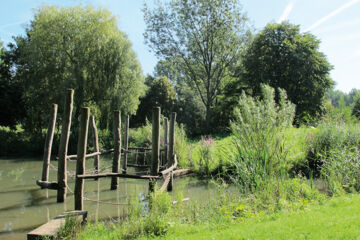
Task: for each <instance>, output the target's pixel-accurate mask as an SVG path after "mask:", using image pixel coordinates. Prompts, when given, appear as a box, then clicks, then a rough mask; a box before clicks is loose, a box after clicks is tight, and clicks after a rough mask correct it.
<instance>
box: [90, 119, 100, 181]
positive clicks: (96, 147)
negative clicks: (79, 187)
mask: <svg viewBox="0 0 360 240" xmlns="http://www.w3.org/2000/svg"><path fill="white" fill-rule="evenodd" d="M91 127H92V132H93V141H94V152H100V150H99V136H98V131H97V127H96V123H95V117H94V116H93V115H92V116H91ZM99 161H100V155H96V156H94V170H95V173H99ZM95 180H97V178H95Z"/></svg>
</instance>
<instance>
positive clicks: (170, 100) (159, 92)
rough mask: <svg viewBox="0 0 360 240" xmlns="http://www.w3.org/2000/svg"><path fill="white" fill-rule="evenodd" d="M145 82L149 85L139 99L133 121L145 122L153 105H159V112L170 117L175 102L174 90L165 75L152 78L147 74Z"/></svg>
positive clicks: (149, 117)
mask: <svg viewBox="0 0 360 240" xmlns="http://www.w3.org/2000/svg"><path fill="white" fill-rule="evenodd" d="M145 84H146V85H147V86H148V87H149V88H148V90H147V92H146V95H145V96H144V97H143V98H141V99H140V105H139V108H138V110H137V113H136V116H135V117H134V122H136V123H138V124H139V123H145V119H146V118H147V119H151V114H152V109H153V107H160V108H161V114H162V115H164V116H166V117H168V118H170V113H171V112H172V111H174V107H175V103H176V92H175V89H174V88H173V86H172V85H171V83H170V81H169V79H168V78H167V77H165V76H163V77H159V78H153V77H151V76H148V77H147V79H146V82H145Z"/></svg>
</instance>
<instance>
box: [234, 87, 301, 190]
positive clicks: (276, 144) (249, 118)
mask: <svg viewBox="0 0 360 240" xmlns="http://www.w3.org/2000/svg"><path fill="white" fill-rule="evenodd" d="M262 93H263V98H262V100H259V99H256V98H253V97H250V96H247V95H246V94H245V93H242V95H241V97H240V101H239V104H238V107H237V108H235V114H234V115H235V120H234V121H233V122H232V123H231V129H232V132H233V135H234V141H233V144H234V146H235V148H234V149H235V151H234V152H233V153H232V154H230V156H229V157H230V159H232V161H231V163H230V164H231V165H232V167H233V168H234V169H235V177H234V180H235V181H236V183H238V184H240V185H241V186H242V189H243V190H244V191H247V190H249V191H250V192H253V191H254V190H255V189H256V188H258V187H259V186H261V185H263V183H264V181H267V179H268V178H269V177H271V176H279V175H281V176H284V175H285V174H286V172H287V170H288V168H289V166H287V162H286V157H287V154H288V150H287V149H286V147H285V144H284V141H283V137H282V133H283V132H284V130H285V129H286V128H288V127H290V126H291V124H292V122H293V120H294V114H295V106H294V105H293V104H292V103H290V102H289V101H288V100H287V97H286V93H285V91H284V90H279V93H280V94H279V104H276V103H275V99H274V98H275V96H274V89H273V88H271V87H269V86H266V85H263V86H262Z"/></svg>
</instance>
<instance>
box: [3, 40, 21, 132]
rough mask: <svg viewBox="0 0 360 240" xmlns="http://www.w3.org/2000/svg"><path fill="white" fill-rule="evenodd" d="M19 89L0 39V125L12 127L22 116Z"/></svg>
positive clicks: (9, 59) (9, 57) (8, 55)
mask: <svg viewBox="0 0 360 240" xmlns="http://www.w3.org/2000/svg"><path fill="white" fill-rule="evenodd" d="M21 90H22V88H21V86H20V85H19V84H18V83H17V82H16V81H15V79H14V78H13V74H12V71H11V55H10V52H8V51H7V50H6V49H5V47H3V46H2V42H1V41H0V106H1V107H0V125H3V126H9V127H11V128H14V127H15V125H16V124H17V123H18V122H19V121H21V120H22V118H23V117H24V107H23V103H22V101H21Z"/></svg>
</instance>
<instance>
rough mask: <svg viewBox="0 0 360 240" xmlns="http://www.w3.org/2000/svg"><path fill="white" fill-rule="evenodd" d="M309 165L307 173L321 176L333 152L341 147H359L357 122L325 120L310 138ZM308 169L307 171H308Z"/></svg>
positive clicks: (359, 139) (359, 137) (359, 132)
mask: <svg viewBox="0 0 360 240" xmlns="http://www.w3.org/2000/svg"><path fill="white" fill-rule="evenodd" d="M308 145H309V146H308V151H307V163H306V164H307V165H306V167H307V168H305V169H304V171H305V174H307V175H310V174H313V176H314V177H318V176H320V173H321V168H322V165H323V163H324V161H328V159H331V158H333V157H334V156H332V155H333V153H336V152H338V151H340V150H341V149H358V148H359V146H360V129H359V127H358V125H357V124H354V125H352V124H344V123H336V122H324V123H322V124H320V125H319V126H318V130H317V133H316V134H315V135H313V136H311V137H310V138H309V139H308ZM306 171H307V172H306Z"/></svg>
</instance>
